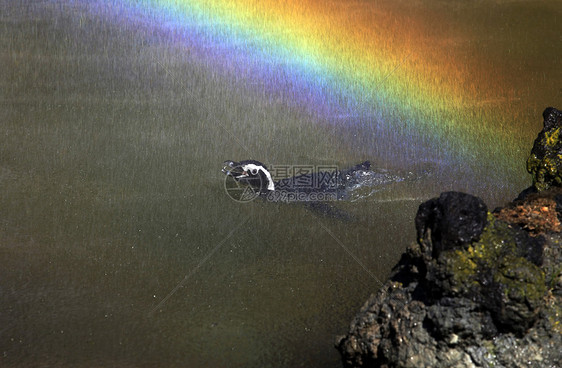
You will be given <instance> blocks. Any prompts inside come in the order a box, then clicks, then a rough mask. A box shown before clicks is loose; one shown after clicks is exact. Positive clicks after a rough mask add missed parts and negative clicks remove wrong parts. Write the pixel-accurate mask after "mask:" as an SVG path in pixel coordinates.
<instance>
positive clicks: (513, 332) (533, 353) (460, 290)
mask: <svg viewBox="0 0 562 368" xmlns="http://www.w3.org/2000/svg"><path fill="white" fill-rule="evenodd" d="M549 196H550V197H552V194H551V193H549V191H546V192H542V193H541V194H537V195H535V196H529V197H528V198H527V199H526V200H525V199H524V200H521V201H520V202H518V205H520V206H527V205H528V202H526V201H536V200H537V198H542V199H544V198H547V197H549ZM556 208H559V207H558V206H557V207H556ZM482 213H483V214H484V215H483V216H482ZM497 213H498V212H497V211H496V214H497ZM557 213H558V214H559V211H557ZM519 220H521V218H519ZM459 224H462V225H459ZM416 228H417V231H418V242H417V243H415V244H412V245H410V247H408V249H407V251H406V252H405V253H404V254H403V255H402V258H401V260H400V262H399V263H398V265H397V266H396V267H395V268H394V269H393V273H392V275H391V278H390V280H389V281H388V282H387V283H386V284H385V286H384V287H383V288H382V289H381V290H380V291H379V292H378V293H377V294H375V295H373V296H372V297H371V299H369V300H368V301H367V303H366V304H365V305H364V306H363V308H362V309H361V311H360V313H359V314H358V315H357V316H356V318H355V320H354V321H353V323H352V325H351V328H350V331H349V332H348V334H347V335H345V336H341V337H339V338H338V340H337V342H336V346H337V348H338V349H339V351H340V353H341V354H342V359H343V362H344V365H345V366H346V367H422V366H426V367H429V366H432V367H437V366H438V367H489V366H495V367H523V366H525V367H528V366H531V367H542V366H557V365H560V363H561V362H562V352H561V351H560V349H559V346H562V334H561V332H560V331H561V328H560V322H559V321H560V313H561V311H560V310H561V307H562V291H561V289H562V267H561V266H560V264H561V262H562V259H560V258H561V257H562V251H561V250H560V241H561V239H562V238H561V237H560V234H559V233H554V232H552V229H549V230H546V229H545V230H544V232H542V233H540V234H538V233H534V234H533V236H531V235H530V234H529V232H528V230H529V228H526V227H524V226H521V225H520V224H518V223H508V222H506V221H503V220H502V219H499V218H497V217H496V215H494V214H492V213H489V212H487V210H486V207H485V205H482V203H481V200H479V199H478V198H475V197H473V196H470V195H467V194H463V193H454V192H449V193H445V194H443V195H441V196H440V197H439V198H435V199H432V200H430V201H428V202H426V203H424V204H422V205H420V210H419V211H418V216H417V217H416ZM467 229H469V230H467Z"/></svg>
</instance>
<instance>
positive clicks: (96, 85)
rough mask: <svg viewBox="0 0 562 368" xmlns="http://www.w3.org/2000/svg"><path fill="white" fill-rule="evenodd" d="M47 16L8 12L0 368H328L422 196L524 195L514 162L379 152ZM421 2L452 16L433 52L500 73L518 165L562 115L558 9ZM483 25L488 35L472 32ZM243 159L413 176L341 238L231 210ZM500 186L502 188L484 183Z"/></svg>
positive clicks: (169, 53)
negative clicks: (554, 115) (451, 51)
mask: <svg viewBox="0 0 562 368" xmlns="http://www.w3.org/2000/svg"><path fill="white" fill-rule="evenodd" d="M53 3H54V2H47V1H44V2H31V1H30V2H25V1H24V2H17V3H13V2H2V4H1V5H0V10H1V12H0V14H1V16H0V19H1V24H0V26H1V32H0V44H1V46H2V47H1V50H2V51H1V52H0V57H1V58H2V65H4V68H5V69H4V70H5V72H4V73H2V77H1V78H0V85H1V87H0V88H1V91H2V95H1V101H2V109H1V115H0V117H1V120H0V135H1V136H2V137H3V138H2V143H1V144H0V190H1V196H0V262H1V264H2V267H1V268H0V295H1V296H0V300H1V302H0V311H1V312H0V326H2V327H0V365H2V366H8V367H11V366H13V367H26V366H34V365H38V364H43V365H53V366H68V367H70V366H78V367H81V366H84V367H91V366H110V365H111V366H119V367H121V366H122V367H133V366H135V367H138V366H147V367H154V366H192V367H221V366H225V367H226V366H228V367H249V366H254V367H286V366H290V367H295V366H306V367H312V366H318V367H320V366H321V367H326V366H331V367H337V366H339V357H338V355H337V353H336V351H335V349H333V347H332V344H333V339H334V336H335V335H337V334H341V333H343V332H344V331H345V330H346V328H347V325H348V323H349V321H350V320H351V318H352V316H353V313H354V312H355V311H356V310H357V309H358V308H359V307H360V306H361V304H362V303H363V301H364V300H366V298H367V297H368V295H369V294H370V293H372V292H374V291H375V290H376V288H377V287H378V286H379V285H380V282H381V281H383V280H384V278H385V277H386V275H387V274H388V272H389V270H390V267H392V265H393V264H394V263H395V262H396V261H397V259H398V257H399V255H400V254H401V252H402V251H403V250H404V248H405V247H406V245H407V244H408V242H411V241H413V240H414V237H415V232H414V225H413V217H414V215H415V212H416V210H417V206H418V205H419V203H420V202H421V201H423V200H424V199H426V198H430V197H433V196H436V195H437V194H438V193H439V192H440V191H442V190H450V189H458V190H469V191H471V192H473V193H476V194H479V195H482V196H483V197H484V198H486V199H487V200H488V201H490V203H489V204H490V207H492V206H493V205H494V204H500V203H501V202H502V201H505V200H507V199H510V198H511V197H513V196H514V195H515V194H516V193H517V192H518V191H519V190H520V189H523V188H524V187H525V186H526V185H528V180H526V178H525V177H524V173H523V169H524V168H523V166H522V162H519V161H517V162H513V164H512V166H510V167H508V168H507V169H506V168H504V169H502V170H504V171H502V172H500V173H499V174H498V173H497V172H495V170H496V168H495V167H494V165H493V163H489V162H488V163H486V162H483V163H482V165H481V166H474V165H472V166H470V165H467V166H464V165H458V166H455V165H454V164H451V163H450V162H447V163H445V162H442V161H440V160H441V158H440V157H418V158H417V160H414V161H412V160H411V159H410V157H409V156H408V159H405V157H402V158H403V159H402V160H400V147H396V152H391V153H388V154H385V153H383V152H382V148H380V149H381V151H380V152H379V151H377V150H374V151H373V149H372V148H373V146H377V144H379V143H380V146H381V147H383V146H385V142H384V141H383V140H384V137H382V138H381V137H378V136H376V135H373V136H371V135H369V134H368V133H367V132H368V131H365V130H361V128H360V127H357V126H354V125H350V126H341V125H338V124H337V122H336V121H337V120H338V119H341V117H338V118H337V119H333V121H325V120H322V121H317V120H316V118H315V117H314V116H310V115H309V114H307V113H306V112H303V111H301V110H299V109H297V108H289V107H287V106H286V105H283V104H281V103H276V101H275V100H274V99H273V100H272V101H269V102H268V103H264V102H263V96H256V95H254V94H252V93H251V91H246V90H244V89H240V88H239V87H238V86H237V85H229V84H228V83H230V82H228V81H226V82H225V81H224V80H221V79H220V78H218V77H216V76H215V75H214V74H213V70H212V69H207V68H205V67H201V66H200V65H198V64H196V63H191V62H189V61H185V60H186V59H185V55H184V54H183V53H182V52H180V51H178V49H177V48H175V47H174V45H173V44H166V43H151V44H143V43H142V37H140V38H139V34H138V33H136V31H135V30H134V29H126V28H119V27H116V26H115V25H114V24H113V23H111V22H105V21H104V20H103V19H100V18H96V17H94V16H89V15H88V14H87V13H84V12H80V11H78V10H76V9H74V8H72V6H70V5H69V6H59V7H57V6H51V5H49V4H53ZM61 3H64V2H61ZM70 3H71V2H70ZM70 3H69V4H70ZM423 3H424V2H418V3H416V5H412V6H413V8H412V9H411V10H412V14H413V16H417V15H416V14H419V17H420V18H423V17H429V16H430V15H431V14H433V12H439V13H443V12H445V13H446V12H451V17H452V18H453V20H454V21H455V22H453V21H451V23H448V24H442V25H440V27H441V28H439V29H440V32H436V33H435V34H433V33H432V34H430V36H431V37H433V39H434V40H435V43H436V44H439V45H441V46H440V47H449V46H450V47H452V48H455V45H462V47H463V48H466V49H463V50H461V51H459V52H460V53H461V54H465V57H466V58H467V59H466V60H467V62H470V59H469V56H470V55H471V54H472V53H473V52H474V50H475V49H479V48H483V49H485V50H486V54H485V55H486V57H485V58H486V60H485V62H488V63H489V65H490V69H491V70H494V71H498V70H503V69H502V67H501V66H502V65H503V64H502V63H504V62H505V61H506V60H509V62H508V63H506V67H505V71H504V72H505V74H504V76H505V78H504V79H505V81H506V82H505V83H508V85H507V86H506V87H505V88H507V89H512V90H513V94H514V95H516V96H520V95H523V96H524V98H522V99H521V100H513V101H512V102H510V103H512V104H511V105H509V106H510V110H509V111H510V113H512V114H513V120H514V121H518V122H519V123H518V124H519V125H516V126H514V127H505V130H506V131H508V132H514V135H516V136H520V137H525V138H524V139H523V138H522V139H521V146H517V147H515V148H514V150H518V151H517V152H515V153H512V154H513V155H514V157H519V158H524V157H525V155H526V150H527V149H528V147H530V142H532V140H533V139H534V134H535V133H534V132H536V131H538V128H539V127H540V123H541V115H540V112H541V111H542V109H543V108H544V107H545V106H546V105H549V104H552V105H555V104H556V102H558V104H560V103H559V102H562V101H561V98H562V96H561V95H560V93H561V91H560V90H559V88H560V86H559V85H558V84H556V83H555V81H559V80H560V77H561V76H560V71H561V70H562V68H561V65H560V60H562V58H561V56H562V55H554V54H552V53H560V49H559V48H548V46H549V45H553V44H558V43H559V42H560V39H559V34H558V33H556V32H555V33H552V32H551V31H550V28H548V30H546V31H545V32H543V28H544V27H550V26H552V25H556V24H557V23H556V19H558V22H559V21H560V20H559V19H561V17H560V14H561V12H560V9H556V8H555V7H553V6H552V5H548V6H549V12H546V13H543V14H542V15H541V16H540V18H539V17H538V15H537V14H538V13H539V12H538V10H536V9H539V10H540V8H541V6H542V5H540V3H539V2H533V3H532V5H531V2H525V1H519V2H505V3H504V2H498V4H500V5H497V4H496V5H495V6H494V7H493V9H494V11H495V12H497V13H496V15H498V17H499V18H497V19H500V20H501V21H502V22H503V23H502V22H499V23H497V24H494V23H493V22H491V21H489V19H490V16H489V15H488V13H489V10H488V9H487V4H486V3H479V4H476V5H470V6H468V5H467V6H468V7H469V8H468V9H464V10H466V19H464V18H463V15H462V12H459V11H458V10H451V8H449V7H448V5H447V4H442V3H440V2H431V11H430V10H427V13H424V12H425V11H426V10H424V8H423V7H422V6H421V4H423ZM427 3H430V2H427ZM30 4H35V5H34V6H31V5H30ZM502 4H503V5H502ZM372 6H373V7H375V5H372ZM401 6H407V5H404V4H402V5H401ZM461 10H462V9H461ZM500 13H501V14H500ZM479 15H480V16H482V17H480V18H481V19H482V21H481V23H477V24H479V25H480V26H482V27H484V28H483V30H481V31H480V30H478V29H472V28H471V27H473V26H471V25H470V24H471V23H470V22H473V21H474V20H475V19H479ZM500 15H501V16H500ZM396 16H399V13H397V15H396ZM549 17H550V18H549ZM463 19H464V23H463ZM549 19H550V21H549ZM539 20H540V22H539ZM512 22H516V24H517V27H516V28H509V29H511V30H512V31H513V32H515V33H514V34H513V35H510V34H509V33H507V31H506V30H505V29H506V27H508V26H509V24H512ZM85 24H87V25H88V26H87V27H84V25H85ZM469 28H470V29H471V32H470V33H468V31H467V33H466V35H465V36H466V38H463V33H462V32H461V33H459V30H467V29H469ZM537 29H538V30H537ZM537 32H538V33H541V32H542V34H544V38H536V37H535V38H534V36H533V35H535V34H536V33H537ZM521 34H527V35H528V36H526V38H525V37H524V38H520V36H521ZM453 36H454V37H453ZM455 37H456V38H455ZM549 37H550V38H549ZM520 43H523V45H521V44H520ZM546 48H548V50H549V52H550V54H549V56H548V57H545V58H543V57H539V56H538V54H537V53H538V52H541V51H544V49H546ZM510 50H511V51H510ZM457 51H458V50H457ZM155 60H158V62H154V61H155ZM6 70H7V72H6ZM483 73H484V76H486V74H485V72H483ZM557 73H558V74H557ZM526 76H530V77H529V78H526ZM549 76H551V78H552V79H549ZM480 77H481V76H480ZM483 79H485V78H483ZM555 84H556V85H555ZM201 101H204V102H205V103H204V104H202V103H201ZM494 101H495V100H491V99H487V100H483V101H482V102H481V103H482V104H487V106H488V107H489V110H486V113H485V114H484V116H486V114H491V112H490V111H494V110H496V109H498V108H500V109H501V108H502V106H503V104H504V103H506V101H504V100H501V99H500V100H499V101H500V102H498V103H496V102H494ZM471 109H473V107H469V108H467V110H466V112H467V113H472V111H473V110H471ZM475 116H476V115H475ZM478 116H481V115H478ZM322 119H325V118H324V117H323V118H322ZM334 122H336V123H334ZM330 124H332V125H330ZM397 134H398V133H397ZM233 137H237V138H236V139H234V138H233ZM237 139H238V140H240V141H241V142H243V145H240V144H238V143H236V140H237ZM443 139H444V140H446V136H444V137H443ZM395 141H396V140H395ZM404 144H405V145H407V144H413V145H415V144H416V142H404ZM367 146H368V147H370V149H366V148H365V147H367ZM521 147H523V148H521ZM385 149H388V147H386V148H385ZM472 149H473V150H474V151H475V152H474V155H475V157H477V154H478V152H477V151H478V149H479V147H472ZM246 150H249V151H250V152H247V151H246ZM519 150H520V151H519ZM469 151H470V150H469ZM373 152H379V153H381V155H380V156H376V155H375V154H374V153H373ZM397 152H398V153H397ZM249 153H250V154H251V156H253V157H254V158H262V157H263V158H264V160H268V161H267V162H266V163H269V162H270V163H273V164H275V163H295V164H315V165H316V164H333V165H337V166H338V167H346V166H347V165H350V164H354V163H356V162H361V160H364V159H369V160H371V161H372V163H373V166H374V167H375V168H377V169H380V170H389V171H388V172H389V173H390V175H399V176H401V177H405V178H412V180H409V179H408V180H403V181H400V180H397V181H396V182H394V183H391V184H389V185H388V186H385V187H384V188H382V189H381V190H378V188H377V187H376V186H374V187H368V186H367V187H363V188H361V190H359V191H357V192H356V193H354V195H353V198H352V200H350V201H347V202H342V203H339V205H340V206H341V208H342V209H343V210H345V211H347V212H349V213H350V214H352V215H353V219H354V220H353V221H352V222H347V223H342V222H340V221H337V220H334V219H328V218H322V217H316V216H314V214H312V213H311V212H310V211H308V210H307V209H306V208H305V207H302V206H299V205H297V204H295V205H284V204H276V203H265V202H262V201H252V202H251V203H246V204H240V203H237V202H234V201H232V200H231V199H230V198H229V197H228V196H227V195H226V193H225V192H224V187H223V180H224V178H223V175H222V174H221V173H220V171H219V170H220V165H221V163H222V162H223V161H224V160H225V159H227V158H229V157H248V155H249ZM365 156H368V157H365ZM410 171H411V172H413V173H414V174H413V175H414V176H413V177H410V176H408V174H407V173H408V172H410ZM403 174H404V175H403ZM498 175H499V176H502V175H505V177H506V178H507V179H506V180H505V182H503V183H497V182H495V181H494V180H489V179H487V178H488V177H491V178H497V177H498ZM365 188H367V189H365ZM375 188H376V189H375ZM365 190H366V191H365Z"/></svg>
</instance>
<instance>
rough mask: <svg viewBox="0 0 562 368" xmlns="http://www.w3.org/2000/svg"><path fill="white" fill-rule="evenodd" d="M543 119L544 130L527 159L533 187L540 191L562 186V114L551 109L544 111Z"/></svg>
mask: <svg viewBox="0 0 562 368" xmlns="http://www.w3.org/2000/svg"><path fill="white" fill-rule="evenodd" d="M543 118H544V128H543V130H542V131H541V132H540V133H539V135H538V137H537V139H535V143H534V144H533V149H532V150H531V155H530V156H529V158H528V159H527V171H529V173H531V175H532V176H533V186H534V187H535V188H536V189H537V190H538V191H541V190H545V189H548V188H550V187H551V186H562V156H561V155H562V140H561V138H562V137H561V136H560V128H561V127H562V112H561V111H559V110H557V109H555V108H553V107H549V108H547V109H546V110H544V112H543Z"/></svg>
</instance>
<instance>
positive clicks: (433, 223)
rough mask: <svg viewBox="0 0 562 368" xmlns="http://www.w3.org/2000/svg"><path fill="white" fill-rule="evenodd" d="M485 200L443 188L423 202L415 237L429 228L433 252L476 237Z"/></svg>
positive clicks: (471, 240)
mask: <svg viewBox="0 0 562 368" xmlns="http://www.w3.org/2000/svg"><path fill="white" fill-rule="evenodd" d="M486 213H487V208H486V204H485V203H484V202H483V201H482V200H481V199H480V198H477V197H474V196H471V195H469V194H465V193H460V192H445V193H442V194H441V196H439V198H434V199H431V200H429V201H427V202H425V203H423V204H422V205H421V206H420V207H419V210H418V214H417V216H416V229H417V232H418V239H422V238H424V237H425V236H427V235H428V232H430V234H429V235H430V236H431V244H432V245H433V256H437V255H438V254H439V253H441V252H442V251H444V250H447V249H453V248H457V247H459V246H464V245H467V244H470V243H471V242H473V241H475V240H478V238H479V236H480V234H481V233H482V230H483V229H484V225H486Z"/></svg>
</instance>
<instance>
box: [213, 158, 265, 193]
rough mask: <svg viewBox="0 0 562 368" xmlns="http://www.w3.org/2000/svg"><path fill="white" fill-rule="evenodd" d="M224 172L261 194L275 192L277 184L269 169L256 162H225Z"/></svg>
mask: <svg viewBox="0 0 562 368" xmlns="http://www.w3.org/2000/svg"><path fill="white" fill-rule="evenodd" d="M222 172H223V173H224V174H225V175H227V176H231V177H232V178H233V179H234V180H236V181H238V182H241V183H244V184H247V185H249V186H251V187H252V188H254V189H255V190H256V191H259V192H260V193H267V192H268V191H271V190H275V184H274V182H273V178H272V177H271V173H270V172H269V170H268V169H267V167H266V166H265V165H264V164H262V163H261V162H259V161H256V160H244V161H239V162H236V161H231V160H227V161H225V162H224V167H223V168H222Z"/></svg>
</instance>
